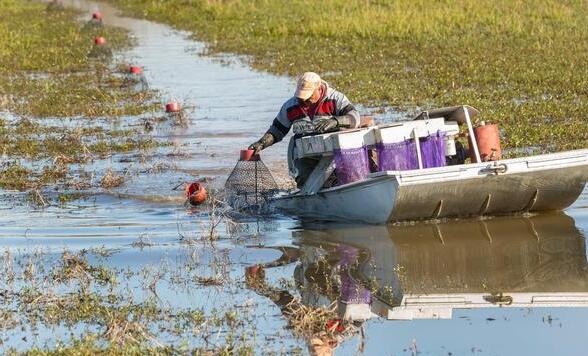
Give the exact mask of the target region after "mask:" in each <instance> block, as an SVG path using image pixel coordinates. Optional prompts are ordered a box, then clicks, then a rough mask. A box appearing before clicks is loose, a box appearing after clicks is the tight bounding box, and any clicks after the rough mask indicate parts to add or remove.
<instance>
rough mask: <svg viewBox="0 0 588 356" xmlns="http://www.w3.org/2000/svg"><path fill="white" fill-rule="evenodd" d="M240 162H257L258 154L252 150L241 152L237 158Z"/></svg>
mask: <svg viewBox="0 0 588 356" xmlns="http://www.w3.org/2000/svg"><path fill="white" fill-rule="evenodd" d="M239 160H240V161H259V154H255V151H254V150H241V155H240V157H239Z"/></svg>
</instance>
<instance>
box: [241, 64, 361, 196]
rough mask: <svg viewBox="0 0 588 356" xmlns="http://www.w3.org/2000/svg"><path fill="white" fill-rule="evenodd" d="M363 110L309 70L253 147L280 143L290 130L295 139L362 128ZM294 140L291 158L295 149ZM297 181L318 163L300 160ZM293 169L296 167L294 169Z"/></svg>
mask: <svg viewBox="0 0 588 356" xmlns="http://www.w3.org/2000/svg"><path fill="white" fill-rule="evenodd" d="M359 124H360V118H359V113H358V112H357V110H356V109H355V107H354V106H353V104H351V102H350V101H349V99H347V97H346V96H345V95H344V94H342V93H341V92H339V91H337V90H335V89H333V88H331V87H330V86H329V85H328V84H327V82H325V81H323V80H322V79H321V77H320V76H319V75H318V74H316V73H313V72H306V73H304V74H303V75H302V76H300V78H298V83H297V85H296V91H295V92H294V96H293V97H291V98H290V99H288V100H287V101H286V102H285V103H284V104H283V105H282V108H281V109H280V111H279V113H278V115H277V116H276V118H275V119H274V121H273V123H272V125H271V126H270V128H269V129H268V131H267V132H266V133H265V134H264V135H263V136H262V137H261V138H260V139H259V140H258V141H256V142H255V143H253V144H251V145H250V146H249V149H251V150H254V151H255V153H256V154H257V153H259V152H260V151H261V150H263V149H264V148H267V147H269V146H271V145H273V144H274V143H277V142H280V141H281V140H282V139H283V138H284V137H285V136H286V135H287V134H288V132H289V131H290V127H292V131H293V132H294V139H296V138H299V137H301V136H306V135H312V134H322V133H327V132H333V131H338V130H339V129H341V128H356V127H359ZM292 142H293V141H291V144H290V148H289V157H290V155H291V153H292V151H293V149H294V145H293V143H292ZM290 161H291V159H289V162H288V164H289V165H291V164H292V162H290ZM295 164H296V169H297V170H298V172H297V174H296V177H295V178H296V182H297V183H298V184H299V185H300V184H301V183H302V181H303V180H305V179H306V176H307V175H308V174H310V171H312V168H313V167H314V165H315V164H316V161H315V160H308V159H303V160H297V162H296V163H295ZM291 170H292V169H291Z"/></svg>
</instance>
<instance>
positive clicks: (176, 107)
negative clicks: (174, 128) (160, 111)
mask: <svg viewBox="0 0 588 356" xmlns="http://www.w3.org/2000/svg"><path fill="white" fill-rule="evenodd" d="M165 111H166V112H178V111H180V104H178V103H176V102H175V101H173V102H171V103H167V104H165Z"/></svg>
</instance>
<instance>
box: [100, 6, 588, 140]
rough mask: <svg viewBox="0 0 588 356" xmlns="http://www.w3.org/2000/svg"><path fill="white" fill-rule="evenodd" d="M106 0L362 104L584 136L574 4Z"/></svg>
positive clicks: (584, 30)
mask: <svg viewBox="0 0 588 356" xmlns="http://www.w3.org/2000/svg"><path fill="white" fill-rule="evenodd" d="M109 1H110V2H112V3H114V4H116V5H118V6H121V7H124V8H126V9H127V10H128V11H129V12H130V13H132V14H135V15H138V16H144V17H147V18H150V19H155V20H159V21H164V22H167V23H170V24H172V25H174V26H176V27H178V28H182V29H186V30H190V31H193V32H194V33H195V35H196V36H197V37H198V38H199V39H202V40H205V41H207V42H208V43H209V48H210V50H211V51H212V52H234V53H240V54H245V55H249V56H251V58H252V65H253V66H254V67H255V68H258V69H261V70H267V71H270V72H273V73H279V74H284V73H286V74H289V75H297V74H299V73H301V72H303V71H307V70H312V71H316V72H318V73H321V74H322V75H323V76H324V78H325V79H326V80H327V81H329V82H331V83H332V84H333V85H335V86H336V87H338V88H340V89H342V90H343V91H344V92H346V93H347V94H348V96H349V97H350V98H351V99H352V100H353V101H356V102H359V103H363V104H366V105H369V106H376V107H378V106H391V107H393V108H396V109H398V110H406V111H416V110H417V109H419V108H420V109H429V108H434V107H440V106H452V105H459V104H470V105H473V106H475V107H477V108H478V109H480V110H481V112H482V115H481V117H480V118H479V119H480V120H485V121H486V122H488V121H490V122H498V123H500V125H501V127H502V128H503V129H504V131H503V136H504V137H503V145H505V146H506V147H509V148H522V147H527V146H539V147H540V150H543V151H555V150H564V149H573V148H581V147H585V146H586V144H587V142H588V121H587V120H586V119H585V113H586V112H587V111H588V100H587V99H588V97H587V96H588V92H587V91H586V87H587V84H588V83H587V79H586V76H585V75H583V73H584V71H585V68H586V67H587V66H588V27H586V26H585V19H586V16H588V7H586V6H585V4H584V3H583V2H581V1H553V0H544V1H523V0H516V1H505V0H501V1H477V2H475V1H474V2H472V1H467V0H459V1H437V2H430V1H408V0H401V1H343V0H327V1H319V2H316V1H310V0H296V1H293V2H290V3H288V5H285V4H284V2H282V1H278V0H267V1H239V0H233V1H207V0H194V1H184V0H169V1H165V2H163V1H151V0H109Z"/></svg>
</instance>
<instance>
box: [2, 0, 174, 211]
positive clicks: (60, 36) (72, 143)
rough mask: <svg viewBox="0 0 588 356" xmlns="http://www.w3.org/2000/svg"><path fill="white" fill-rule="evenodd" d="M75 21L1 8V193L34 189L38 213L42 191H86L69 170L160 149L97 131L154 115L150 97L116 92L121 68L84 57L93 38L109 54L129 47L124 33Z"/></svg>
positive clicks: (135, 134) (37, 8)
mask: <svg viewBox="0 0 588 356" xmlns="http://www.w3.org/2000/svg"><path fill="white" fill-rule="evenodd" d="M78 14H79V13H78V12H76V11H73V10H71V9H60V11H45V7H44V5H43V4H40V3H29V2H20V1H3V2H2V4H0V22H1V23H2V26H0V35H2V37H3V38H5V39H7V40H6V41H2V43H0V98H2V100H0V110H6V111H7V112H9V114H6V116H7V117H6V118H2V119H0V153H1V154H2V155H3V158H4V159H6V160H8V161H7V162H11V163H10V164H7V163H6V162H5V163H4V164H3V166H2V167H0V188H4V189H16V190H27V189H34V190H35V194H33V195H32V197H33V200H34V201H38V202H40V203H42V204H39V205H41V206H45V205H46V201H45V200H44V198H43V197H42V193H41V192H40V190H41V189H42V188H43V187H45V186H50V185H55V184H57V183H59V184H69V185H70V186H73V187H77V188H83V187H86V188H87V184H85V183H84V184H82V183H81V182H76V181H74V178H73V177H72V176H71V175H70V172H69V167H70V165H73V164H84V163H87V162H89V161H91V160H93V159H96V158H103V157H106V156H108V155H112V154H114V153H119V152H130V151H144V150H149V149H151V148H154V147H156V146H158V145H160V144H163V142H156V141H154V140H152V139H151V137H150V136H147V135H143V134H142V133H143V130H138V129H135V128H131V127H130V126H129V125H118V127H119V128H116V129H115V128H112V127H109V126H110V125H105V124H104V122H105V121H106V122H108V121H112V120H117V119H118V118H119V117H123V116H124V117H128V116H138V115H143V114H145V113H150V112H152V111H154V110H156V109H157V108H158V107H159V104H158V103H157V102H156V101H155V99H156V97H157V92H155V91H152V90H144V91H134V90H129V89H128V88H125V87H123V86H122V83H123V82H124V78H125V76H124V73H125V70H124V68H126V65H123V64H115V63H112V62H111V60H110V59H109V60H104V61H96V60H94V59H92V58H91V57H90V56H89V55H88V54H89V52H90V51H91V50H92V48H93V47H94V46H95V45H94V37H96V36H104V37H106V38H107V39H108V46H109V47H108V48H109V49H112V50H121V49H123V48H127V47H129V46H131V45H132V44H133V41H132V40H131V38H130V36H129V34H128V32H127V31H125V30H122V29H120V28H113V27H108V26H102V27H99V28H85V27H82V24H80V23H78V22H76V21H75V17H76V16H77V15H78ZM9 115H10V116H9ZM44 118H47V119H49V121H51V124H47V123H46V122H45V121H44V120H43V119H44ZM61 118H63V119H67V121H66V120H63V122H61V121H60V119H61ZM95 118H100V119H101V122H97V121H96V120H94V119H95ZM129 120H130V119H129ZM137 120H140V118H137ZM42 160H46V161H44V162H42ZM25 167H26V168H25ZM95 173H97V172H95Z"/></svg>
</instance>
